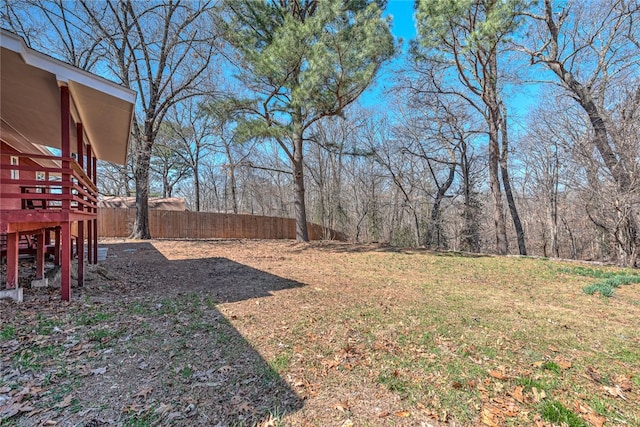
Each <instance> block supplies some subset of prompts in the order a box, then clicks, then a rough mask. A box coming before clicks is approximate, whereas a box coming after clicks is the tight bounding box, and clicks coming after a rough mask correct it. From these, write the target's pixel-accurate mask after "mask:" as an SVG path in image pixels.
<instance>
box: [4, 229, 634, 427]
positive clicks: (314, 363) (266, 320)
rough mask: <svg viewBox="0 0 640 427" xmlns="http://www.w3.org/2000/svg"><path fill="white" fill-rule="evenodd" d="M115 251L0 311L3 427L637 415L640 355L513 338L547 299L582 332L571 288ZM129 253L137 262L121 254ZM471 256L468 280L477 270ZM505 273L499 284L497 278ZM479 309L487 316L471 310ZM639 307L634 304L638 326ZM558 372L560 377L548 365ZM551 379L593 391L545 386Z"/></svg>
mask: <svg viewBox="0 0 640 427" xmlns="http://www.w3.org/2000/svg"><path fill="white" fill-rule="evenodd" d="M108 244H109V246H110V253H111V254H113V256H112V257H110V258H109V259H108V260H107V261H106V262H105V263H104V264H103V265H101V266H100V269H101V271H103V272H107V273H106V274H102V273H100V274H97V273H96V274H93V276H92V280H89V281H88V282H87V283H86V284H85V287H84V288H74V301H73V302H72V303H70V304H68V303H61V302H60V301H59V290H55V289H38V290H32V289H28V288H27V289H25V294H26V301H25V303H24V304H22V305H21V306H18V305H15V304H12V303H7V302H0V304H2V305H1V307H0V309H1V311H0V313H1V314H0V320H1V323H0V328H1V329H0V330H2V331H10V330H11V331H13V334H9V333H8V332H7V333H6V334H3V339H1V340H0V350H1V353H0V361H1V362H2V364H0V371H1V372H0V373H1V374H2V377H1V378H2V382H0V420H11V422H12V423H16V424H17V425H22V426H28V425H36V424H40V425H79V426H82V425H84V424H83V423H87V425H94V424H95V425H105V426H106V425H121V424H123V423H124V422H130V421H133V420H149V421H151V422H153V423H154V424H156V425H236V424H244V425H258V426H271V425H310V424H317V423H320V424H323V425H360V424H362V423H364V424H367V423H369V424H373V425H407V426H409V425H429V426H438V425H447V424H451V425H453V424H455V425H479V424H482V425H487V426H502V425H508V424H527V423H530V424H532V425H537V426H550V425H551V424H550V423H549V422H548V421H546V420H544V419H542V418H541V417H540V415H539V414H538V413H537V410H536V408H537V407H538V405H539V404H540V403H541V402H543V401H545V400H548V399H560V400H562V401H564V402H567V401H570V402H573V403H572V404H571V405H569V406H568V407H569V408H570V409H571V410H572V411H574V412H575V413H576V414H578V415H579V416H580V417H582V418H583V419H584V420H585V421H586V422H587V423H589V424H590V425H593V426H602V425H607V423H610V422H611V419H609V420H607V418H606V414H603V413H602V412H596V411H595V410H594V409H592V407H593V405H592V404H591V402H590V401H589V400H585V399H584V398H582V397H581V396H588V395H589V394H597V395H598V396H600V398H601V399H602V400H603V401H605V402H607V407H608V410H609V413H611V414H614V415H613V416H614V418H613V419H616V420H620V419H624V420H627V422H628V423H631V424H632V423H633V421H635V420H638V418H637V414H633V409H630V408H633V406H631V405H632V402H637V401H638V385H637V384H638V380H637V378H636V377H634V376H633V372H637V371H638V365H637V363H638V362H637V361H633V360H629V359H628V358H627V359H625V360H624V361H618V362H617V363H616V364H610V363H603V359H598V358H597V357H595V356H594V353H590V350H589V346H590V345H593V343H597V342H598V340H601V339H602V338H600V337H597V338H596V339H594V340H592V341H590V340H588V339H586V340H584V338H583V340H584V343H578V342H575V343H574V346H573V347H565V346H564V345H563V344H562V340H557V341H556V340H553V339H550V340H545V339H544V338H543V337H542V336H533V338H532V336H528V337H527V336H525V339H522V338H514V337H515V336H517V334H518V333H519V332H518V331H521V330H522V326H517V325H516V323H515V322H514V323H509V322H511V321H512V320H511V319H513V321H515V319H517V318H516V317H513V316H512V314H513V313H515V314H517V313H518V312H519V313H520V321H522V320H523V319H524V320H525V321H527V322H529V323H528V324H527V325H528V326H526V327H528V328H533V329H535V328H536V327H537V324H538V323H537V322H538V320H536V319H538V316H537V315H536V314H535V311H534V310H533V308H534V306H535V304H538V307H537V308H536V310H543V311H542V312H541V313H540V316H539V318H540V320H539V322H540V324H542V325H544V327H545V328H547V329H548V328H549V327H550V326H549V325H558V327H562V325H563V324H566V322H573V323H571V327H572V328H574V330H577V329H579V328H580V325H579V324H577V323H576V320H575V315H573V316H571V320H566V319H563V318H561V317H559V314H558V313H559V312H558V308H557V307H556V306H555V305H554V300H553V298H557V295H554V296H553V297H552V298H550V299H549V300H547V299H545V298H546V297H545V296H544V295H543V294H540V295H537V296H529V297H528V298H529V299H531V298H533V299H534V300H535V299H537V303H535V302H531V301H527V303H526V304H528V305H531V304H533V305H531V307H529V306H528V305H525V304H524V302H523V301H522V300H521V299H520V296H519V295H518V294H514V293H513V292H516V291H517V292H521V293H522V294H523V295H524V294H525V291H524V290H523V289H524V288H519V287H518V286H519V285H508V286H506V287H505V288H504V289H502V290H501V291H503V292H504V295H501V296H496V295H495V294H494V295H491V297H486V295H487V294H483V293H482V291H481V290H480V289H476V288H472V289H466V290H464V291H463V292H458V291H457V290H456V288H455V287H453V285H448V286H450V287H446V286H444V287H443V286H441V287H440V288H433V287H431V286H427V285H420V283H429V281H430V280H433V277H438V276H437V274H440V273H438V270H439V269H443V268H445V265H446V262H447V261H448V259H447V258H446V257H444V258H437V257H435V256H433V255H431V254H429V253H427V252H419V251H413V252H407V253H406V254H404V253H402V252H401V251H398V252H393V251H387V250H386V249H385V248H383V247H379V246H357V245H355V246H354V245H343V244H330V243H317V244H312V245H300V244H296V243H291V242H248V241H213V242H196V241H192V242H180V241H153V242H151V243H139V242H129V241H126V242H109V243H108ZM132 248H136V251H135V255H131V254H130V253H127V252H124V251H125V250H127V249H132ZM125 254H128V255H125ZM416 259H417V260H418V262H417V263H414V261H413V260H416ZM443 260H444V261H445V262H444V263H443V262H442V261H443ZM458 261H460V262H461V263H462V264H463V265H462V266H460V265H458V266H457V267H456V268H458V269H460V270H461V271H471V270H470V269H473V268H478V267H477V265H478V264H471V263H469V262H468V260H465V259H459V260H458ZM494 262H496V261H494ZM509 262H513V261H509ZM310 265H312V266H313V268H308V266H310ZM425 265H426V266H428V267H429V269H425V268H423V267H422V266H425ZM488 265H489V264H487V266H488ZM354 266H359V267H354ZM521 267H522V265H518V268H521ZM408 268H410V269H411V271H413V272H414V274H413V275H414V276H415V278H413V279H409V278H408V277H407V276H406V273H404V272H405V271H406V270H407V269H408ZM465 268H466V269H467V270H464V269H465ZM483 268H484V267H483ZM502 268H503V269H504V267H502ZM536 268H540V267H536ZM496 271H497V270H491V271H490V274H489V276H487V277H490V276H491V282H496V283H499V280H497V279H496V278H495V277H493V276H495V275H496V274H498V275H499V274H500V273H496ZM513 271H515V270H513ZM513 271H512V272H511V273H508V274H507V276H505V277H508V275H509V274H511V275H513V274H516V273H514V272H513ZM442 272H443V273H445V274H446V275H450V274H451V273H450V271H449V270H442ZM524 273H526V271H525V272H524ZM460 274H461V275H462V276H464V275H465V274H475V275H476V277H477V274H478V273H460ZM434 275H435V276H434ZM89 276H90V277H91V274H89ZM443 277H444V276H443ZM438 280H442V279H438ZM505 280H507V279H505ZM503 282H504V280H503ZM487 283H489V282H487ZM537 283H538V284H537V286H539V287H544V286H547V285H546V283H543V282H537ZM425 286H426V288H425ZM486 286H493V285H486ZM579 286H581V284H578V283H576V289H578V288H579ZM425 289H428V292H425ZM495 289H496V288H493V292H495ZM634 289H635V288H634ZM461 291H462V290H461ZM554 292H557V289H554ZM467 293H468V294H469V295H466V294H467ZM478 295H485V297H480V298H479V297H478ZM527 295H528V294H527ZM507 298H510V300H509V303H508V304H503V303H504V302H505V301H507ZM636 298H638V297H636ZM494 300H495V301H494ZM452 301H453V304H452ZM464 301H476V302H475V307H474V306H472V305H464V306H463V305H458V302H460V303H462V302H464ZM494 302H495V305H493V304H494ZM582 303H584V304H587V307H586V308H584V312H583V317H585V318H586V319H585V320H589V316H590V315H591V314H590V313H597V312H598V310H599V314H598V316H602V313H603V311H602V310H603V308H602V307H600V306H598V307H597V308H596V307H589V306H588V304H594V302H593V300H586V301H582ZM501 304H502V305H501ZM545 304H546V307H549V308H551V310H550V311H549V309H548V308H540V307H541V306H542V307H545ZM503 306H504V307H506V306H508V307H510V308H509V309H508V311H507V310H503V309H502V308H500V307H503ZM422 307H431V310H432V311H431V316H432V317H434V322H433V323H431V321H430V319H429V320H427V321H426V323H425V318H423V317H420V315H419V312H420V311H421V310H422ZM440 307H442V309H443V310H442V311H440ZM635 307H636V308H634V306H633V305H626V306H624V307H621V308H620V310H621V311H625V312H626V314H627V315H631V316H636V317H635V319H636V320H637V319H638V309H637V306H635ZM530 309H531V310H530ZM607 309H608V310H612V309H617V308H615V307H613V308H607ZM514 310H515V312H514ZM545 310H546V311H545ZM554 310H555V311H554ZM573 310H574V311H576V310H583V309H582V308H580V307H578V306H575V307H574V308H573ZM467 311H469V313H472V314H467ZM482 313H487V314H488V313H491V316H492V317H493V318H492V319H490V320H488V319H489V317H488V316H484V315H483V314H482ZM465 316H469V317H468V319H469V320H467V319H466V317H465ZM598 316H596V317H598ZM596 317H593V318H592V319H593V320H595V319H596ZM614 317H615V316H614ZM501 319H506V320H501ZM494 323H495V325H494ZM488 325H489V326H488ZM605 329H606V328H605ZM560 330H561V329H559V330H558V331H560ZM586 330H587V329H583V331H586ZM558 331H556V333H559V332H558ZM514 334H516V335H514ZM10 335H12V336H10ZM627 335H628V338H627V339H628V340H631V342H632V341H633V340H638V337H637V334H636V336H634V335H633V333H632V332H630V333H629V334H627ZM529 341H533V342H529ZM618 345H619V343H618ZM574 347H579V348H577V349H576V348H574ZM540 348H542V349H546V350H539V349H540ZM399 362H402V363H401V364H398V365H397V363H399ZM550 362H553V363H554V364H555V365H553V366H557V372H556V371H552V370H549V369H546V368H545V366H551V365H550ZM455 366H465V368H464V370H463V371H459V370H458V368H455ZM616 366H617V367H619V368H618V369H617V370H615V369H614V367H616ZM419 367H420V368H419ZM551 380H553V381H566V382H567V383H566V384H568V383H570V384H573V386H574V387H577V388H578V389H579V390H581V391H580V392H579V393H577V394H576V393H571V392H570V391H569V390H570V387H566V386H565V387H561V388H548V386H547V384H549V381H551ZM462 408H465V409H464V410H465V411H468V415H463V413H462V412H461V410H462ZM464 417H468V418H464ZM634 417H635V418H634ZM90 422H94V424H89V423H90Z"/></svg>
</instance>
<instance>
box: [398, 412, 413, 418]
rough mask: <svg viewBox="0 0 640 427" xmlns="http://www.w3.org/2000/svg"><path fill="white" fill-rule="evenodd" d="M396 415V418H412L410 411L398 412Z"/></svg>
mask: <svg viewBox="0 0 640 427" xmlns="http://www.w3.org/2000/svg"><path fill="white" fill-rule="evenodd" d="M394 415H395V416H396V417H403V418H407V417H410V416H411V412H409V411H397V412H395V413H394Z"/></svg>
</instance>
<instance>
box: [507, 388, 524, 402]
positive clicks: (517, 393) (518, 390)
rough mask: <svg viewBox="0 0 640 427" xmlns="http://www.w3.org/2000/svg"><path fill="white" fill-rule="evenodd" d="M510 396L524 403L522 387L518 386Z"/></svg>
mask: <svg viewBox="0 0 640 427" xmlns="http://www.w3.org/2000/svg"><path fill="white" fill-rule="evenodd" d="M509 394H510V395H511V397H513V398H514V399H515V400H517V401H518V402H520V403H524V394H523V393H522V387H520V386H518V387H516V388H514V389H513V391H512V392H511V393H509Z"/></svg>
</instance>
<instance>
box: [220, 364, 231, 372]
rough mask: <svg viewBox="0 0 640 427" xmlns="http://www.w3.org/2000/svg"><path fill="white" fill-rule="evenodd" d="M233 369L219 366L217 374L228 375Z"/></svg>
mask: <svg viewBox="0 0 640 427" xmlns="http://www.w3.org/2000/svg"><path fill="white" fill-rule="evenodd" d="M232 371H233V368H232V367H231V366H229V365H224V366H221V367H220V369H218V372H220V373H221V374H228V373H229V372H232Z"/></svg>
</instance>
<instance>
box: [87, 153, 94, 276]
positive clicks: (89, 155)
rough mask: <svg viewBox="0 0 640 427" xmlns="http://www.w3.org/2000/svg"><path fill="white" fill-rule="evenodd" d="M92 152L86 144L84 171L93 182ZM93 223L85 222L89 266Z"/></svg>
mask: <svg viewBox="0 0 640 427" xmlns="http://www.w3.org/2000/svg"><path fill="white" fill-rule="evenodd" d="M92 157H93V156H92V150H91V145H89V144H87V164H86V171H87V176H88V177H89V179H91V181H93V178H92V177H93V160H92ZM89 210H90V211H91V212H92V213H93V208H89ZM92 222H93V221H91V220H88V221H87V262H88V263H89V264H93V224H92Z"/></svg>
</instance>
